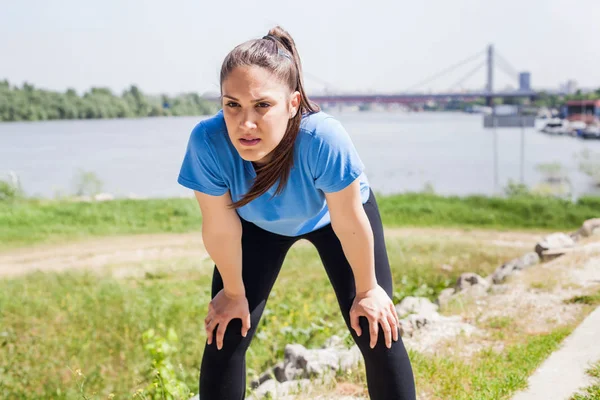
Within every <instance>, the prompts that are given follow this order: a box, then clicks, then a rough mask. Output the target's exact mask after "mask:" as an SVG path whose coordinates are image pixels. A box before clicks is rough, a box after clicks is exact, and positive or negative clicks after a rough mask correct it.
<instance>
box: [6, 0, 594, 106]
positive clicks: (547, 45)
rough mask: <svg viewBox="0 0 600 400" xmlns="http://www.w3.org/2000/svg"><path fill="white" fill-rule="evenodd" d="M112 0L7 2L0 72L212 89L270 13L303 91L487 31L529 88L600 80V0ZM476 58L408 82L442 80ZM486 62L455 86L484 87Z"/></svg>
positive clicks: (451, 59) (383, 76)
mask: <svg viewBox="0 0 600 400" xmlns="http://www.w3.org/2000/svg"><path fill="white" fill-rule="evenodd" d="M121 3H122V4H121ZM121 3H120V2H118V1H117V0H107V1H105V2H103V3H102V4H94V5H85V4H81V3H79V2H76V1H75V0H60V1H56V2H53V3H52V4H50V3H46V2H42V1H41V0H24V1H21V2H19V3H11V4H8V5H5V6H4V9H3V13H2V14H0V33H1V34H3V36H4V37H6V38H10V40H5V41H2V42H0V54H2V63H1V64H0V80H3V79H8V80H9V81H10V82H11V84H13V85H14V84H16V85H19V86H20V85H22V84H23V82H28V83H30V84H32V85H34V86H35V87H39V88H44V89H48V90H57V91H61V92H63V91H65V90H67V89H68V88H73V89H75V90H76V91H77V92H78V93H82V92H84V91H87V90H89V89H90V88H91V87H107V88H109V89H111V90H112V91H113V92H114V93H116V94H120V93H121V92H122V91H123V90H124V89H126V88H127V87H129V86H130V85H132V84H134V85H137V86H138V87H139V88H140V89H141V90H142V91H144V92H145V93H148V94H161V93H166V94H170V95H172V94H177V93H181V92H197V93H200V94H202V93H206V92H218V75H219V69H220V66H221V62H222V60H223V58H224V57H225V55H226V54H227V53H228V52H229V51H230V50H231V49H232V48H233V47H234V46H235V45H237V44H239V43H241V42H244V41H245V40H248V39H251V38H259V37H262V36H263V35H265V34H266V33H267V31H268V29H269V28H271V27H272V26H274V25H277V24H279V25H281V26H282V27H283V28H285V29H286V30H288V31H289V32H290V34H291V35H292V36H293V38H294V40H295V41H296V44H297V46H298V50H299V53H300V56H301V58H302V62H303V67H304V71H305V81H306V85H307V89H308V90H309V91H322V90H323V89H325V88H328V89H329V90H330V91H338V92H349V91H356V92H375V91H377V92H394V91H396V92H399V91H403V90H405V89H407V88H410V87H411V86H413V85H415V84H416V83H418V82H419V81H422V80H424V79H425V78H427V77H429V76H431V75H433V74H435V73H437V72H439V71H441V70H443V69H445V68H447V67H449V66H451V65H453V64H456V63H457V62H459V61H461V60H463V59H466V58H467V57H469V56H471V55H473V54H475V53H478V52H482V51H484V50H485V48H486V46H487V45H488V44H490V43H492V44H494V47H495V49H496V50H497V52H498V53H499V54H500V55H501V57H503V58H504V59H506V60H507V61H508V62H509V63H510V64H511V66H512V68H513V69H514V70H516V71H528V72H531V74H532V86H533V88H536V89H542V88H543V89H557V88H558V87H559V85H561V84H564V83H566V81H567V80H571V79H572V80H575V81H576V82H577V84H578V86H579V87H583V88H598V87H600V77H599V75H600V74H598V73H597V65H600V53H599V52H597V51H594V50H593V49H594V48H596V47H597V43H598V39H597V38H598V37H599V35H598V34H599V33H600V23H599V21H600V2H598V1H597V0H581V1H578V2H577V3H570V2H568V1H566V0H549V1H544V0H532V1H529V2H527V3H524V2H522V1H516V0H504V1H491V2H485V3H483V2H478V1H475V0H457V1H455V2H452V3H449V2H443V1H429V2H426V3H419V4H415V3H413V2H397V1H374V2H370V3H369V5H368V6H364V5H360V6H359V5H358V4H360V3H358V2H351V1H344V2H342V1H337V0H336V1H330V2H316V1H314V0H310V1H305V2H303V3H302V7H299V6H298V3H291V2H287V3H286V2H284V1H278V2H268V1H267V2H265V1H263V2H260V3H258V2H248V1H238V0H235V1H232V2H228V3H221V4H204V5H202V4H200V2H192V1H182V0H174V1H172V2H170V3H169V4H168V5H167V4H166V3H164V2H158V1H156V0H150V1H146V2H142V1H138V0H131V1H127V2H121ZM355 4H356V5H355ZM225 8H226V10H225ZM481 60H482V61H483V60H484V58H483V57H482V58H481ZM479 63H480V61H477V62H473V63H469V64H468V65H466V66H464V67H463V68H461V69H458V70H457V71H455V72H454V73H453V74H451V75H448V76H444V77H443V78H441V79H438V80H434V81H433V82H431V83H429V84H428V85H425V86H423V87H418V88H416V89H415V90H420V91H427V90H436V91H444V90H447V89H449V87H451V86H452V85H453V84H455V83H457V82H460V80H461V78H462V77H464V76H466V75H467V74H468V72H469V71H470V70H473V69H474V67H476V66H477V65H478V64H479ZM485 73H486V71H485V68H480V69H479V71H478V73H477V74H476V75H475V76H473V77H472V78H470V79H469V80H467V81H466V82H465V83H464V84H463V85H462V88H463V89H471V90H473V89H478V88H481V87H483V85H484V84H485ZM494 78H495V82H494V87H495V89H498V90H501V89H503V88H505V87H507V86H509V85H510V86H512V87H516V86H517V85H518V83H517V82H516V81H514V80H512V79H511V78H510V77H509V76H508V75H507V74H505V73H503V71H501V70H500V69H499V68H496V69H495V72H494Z"/></svg>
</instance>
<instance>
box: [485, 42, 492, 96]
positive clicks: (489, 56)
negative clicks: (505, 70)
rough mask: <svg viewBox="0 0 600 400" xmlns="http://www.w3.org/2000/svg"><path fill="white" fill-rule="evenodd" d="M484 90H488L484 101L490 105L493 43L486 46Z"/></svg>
mask: <svg viewBox="0 0 600 400" xmlns="http://www.w3.org/2000/svg"><path fill="white" fill-rule="evenodd" d="M485 88H486V90H487V92H488V96H487V97H486V98H485V103H486V105H487V106H488V107H491V106H492V101H493V97H492V93H493V92H494V45H493V44H490V45H489V46H488V54H487V85H486V87H485Z"/></svg>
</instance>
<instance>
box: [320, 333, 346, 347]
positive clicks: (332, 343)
mask: <svg viewBox="0 0 600 400" xmlns="http://www.w3.org/2000/svg"><path fill="white" fill-rule="evenodd" d="M323 348H324V349H328V348H333V349H345V348H346V346H345V344H344V340H343V339H342V338H341V337H339V336H337V335H333V336H332V337H330V338H329V339H327V340H326V341H325V344H324V345H323Z"/></svg>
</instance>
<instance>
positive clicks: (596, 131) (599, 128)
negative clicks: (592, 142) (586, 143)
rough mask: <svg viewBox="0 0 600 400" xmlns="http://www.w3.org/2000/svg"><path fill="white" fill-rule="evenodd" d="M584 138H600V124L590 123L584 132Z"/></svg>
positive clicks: (582, 133) (582, 135)
mask: <svg viewBox="0 0 600 400" xmlns="http://www.w3.org/2000/svg"><path fill="white" fill-rule="evenodd" d="M581 137H582V138H584V139H600V125H588V126H587V127H586V128H585V129H584V130H583V131H582V132H581Z"/></svg>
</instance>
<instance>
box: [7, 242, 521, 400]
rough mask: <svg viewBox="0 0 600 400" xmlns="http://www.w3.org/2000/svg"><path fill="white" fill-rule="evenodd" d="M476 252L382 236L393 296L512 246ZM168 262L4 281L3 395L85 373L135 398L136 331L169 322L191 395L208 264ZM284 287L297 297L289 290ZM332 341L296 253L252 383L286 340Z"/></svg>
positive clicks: (322, 296) (43, 391) (318, 269)
mask: <svg viewBox="0 0 600 400" xmlns="http://www.w3.org/2000/svg"><path fill="white" fill-rule="evenodd" d="M471 246H472V247H469V246H468V245H467V244H461V243H460V242H457V243H454V244H452V243H447V244H440V243H439V242H438V240H437V239H436V238H420V239H419V238H411V239H406V238H402V239H401V238H391V239H389V240H388V249H389V254H390V261H391V263H392V266H393V275H394V282H395V288H394V289H395V296H394V297H395V300H396V301H399V299H401V298H403V297H404V296H406V295H411V294H412V295H427V296H429V297H430V298H434V297H435V296H436V294H437V292H439V291H440V290H441V289H442V288H443V287H445V286H446V285H447V284H449V283H450V282H454V280H455V279H456V278H457V276H458V275H459V274H460V273H461V272H462V271H463V270H477V269H479V270H480V272H482V273H483V271H481V269H487V270H488V272H489V271H491V270H493V268H495V267H496V266H497V265H499V264H500V263H501V262H502V261H503V260H504V257H506V256H507V254H506V253H505V252H506V251H507V249H503V252H500V251H499V250H498V249H496V248H493V247H490V248H485V247H481V246H477V247H475V246H476V245H475V244H473V245H471ZM512 251H513V252H514V253H515V254H516V253H518V252H519V250H517V249H515V250H512ZM508 252H509V256H512V255H513V254H510V252H511V250H510V249H508ZM408 254H410V255H411V256H410V257H409V256H408ZM466 254H469V256H468V257H467V256H466ZM451 258H452V259H455V260H460V264H461V267H460V268H457V269H456V270H455V271H452V272H451V273H448V272H446V273H444V274H440V272H439V271H438V269H439V268H438V267H439V265H440V262H441V260H443V259H446V260H447V259H451ZM163 263H164V261H161V262H160V265H162V266H163V268H162V270H160V271H159V272H154V273H150V274H146V275H144V276H142V277H131V278H127V279H115V278H113V277H111V276H109V275H96V274H94V273H92V272H85V271H84V272H76V271H70V272H66V273H62V274H56V273H41V272H37V273H33V274H30V275H27V276H22V277H19V278H15V279H8V280H0V309H1V310H2V313H1V314H0V326H1V327H2V328H0V371H1V373H0V388H2V392H3V393H6V394H7V396H8V397H7V398H19V399H34V398H44V399H70V398H77V397H76V396H78V393H79V390H80V389H79V386H78V385H77V382H78V377H77V375H76V374H74V373H73V372H72V371H76V370H77V369H80V370H81V371H82V373H83V375H85V377H86V381H85V392H86V394H88V395H92V393H93V392H97V393H98V395H99V397H97V398H106V396H108V394H110V393H115V394H118V396H117V397H115V398H131V395H132V394H133V393H134V392H135V391H136V390H137V389H139V388H143V387H145V384H142V383H140V382H141V381H142V380H143V379H144V377H145V376H146V375H145V371H146V370H147V368H148V367H149V365H150V361H151V360H149V359H148V357H147V356H146V355H145V353H144V350H143V348H142V343H141V337H142V334H143V332H145V331H146V330H147V329H150V328H155V329H157V330H158V331H159V332H161V333H163V334H164V333H165V332H166V330H167V329H168V328H169V327H172V328H174V329H175V331H176V332H177V334H178V336H179V344H178V352H177V356H176V358H175V359H174V360H173V362H174V365H179V364H181V366H182V369H181V370H180V379H181V380H182V381H184V382H185V383H186V385H188V387H190V388H191V389H192V390H193V391H196V389H195V388H196V385H197V377H198V372H199V370H198V368H199V363H200V360H201V356H202V351H203V344H204V341H205V334H204V330H203V327H202V321H203V318H204V316H205V312H206V308H207V304H208V301H209V299H210V293H209V288H210V282H211V272H212V265H211V262H210V260H206V261H204V262H202V263H200V262H196V263H193V262H190V260H186V259H176V260H174V261H173V262H172V263H171V264H170V265H164V264H163ZM144 265H147V262H145V263H144ZM130 267H136V266H135V265H132V266H130ZM290 285H293V286H294V290H285V288H286V287H289V286H290ZM334 334H338V335H342V336H345V337H346V340H347V343H348V344H350V340H351V338H350V337H349V335H348V334H347V329H346V327H345V325H344V323H343V320H342V318H341V315H340V314H339V310H338V307H337V301H336V299H335V295H334V292H333V290H332V288H331V286H330V284H329V281H328V280H327V276H326V274H325V272H324V270H323V266H322V264H321V261H320V259H319V257H318V254H317V253H316V250H314V249H313V247H312V246H310V245H307V246H295V247H294V248H293V249H292V250H291V251H290V253H289V254H288V257H287V258H286V261H285V264H284V266H283V270H282V273H281V274H280V276H279V278H278V281H277V282H276V284H275V287H274V289H273V292H272V293H271V297H270V299H269V304H268V305H267V309H266V310H265V313H264V315H263V318H262V320H261V325H260V327H259V331H258V332H257V335H256V336H255V339H254V341H253V343H252V346H251V347H250V350H249V351H248V360H247V366H248V376H249V379H252V377H253V376H256V375H258V374H260V373H261V372H263V371H264V370H265V369H266V368H267V367H270V366H272V365H274V364H275V363H276V362H278V361H280V360H282V359H283V350H284V346H285V344H287V343H300V344H303V345H305V346H307V347H318V346H320V345H322V344H323V342H324V341H325V340H326V339H327V338H329V337H331V336H332V335H334ZM11 396H12V397H11ZM92 398H96V397H92Z"/></svg>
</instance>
